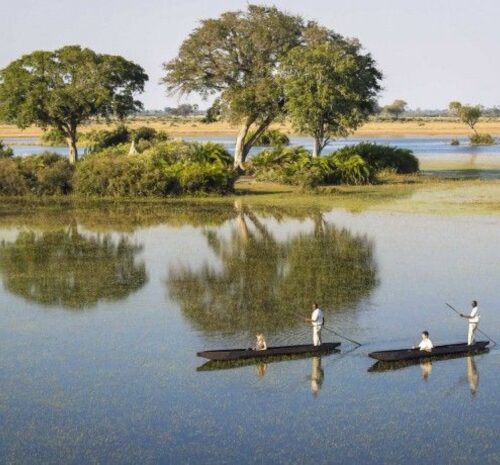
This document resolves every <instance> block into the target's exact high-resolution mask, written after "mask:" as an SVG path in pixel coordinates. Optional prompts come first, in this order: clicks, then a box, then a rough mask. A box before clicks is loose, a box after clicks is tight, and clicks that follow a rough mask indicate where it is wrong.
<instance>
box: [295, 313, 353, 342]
mask: <svg viewBox="0 0 500 465" xmlns="http://www.w3.org/2000/svg"><path fill="white" fill-rule="evenodd" d="M296 315H297V316H300V318H301V319H303V320H306V321H309V320H308V319H307V318H306V317H305V316H303V315H299V314H298V313H297V314H296ZM323 329H326V330H327V331H329V332H330V333H332V334H335V335H336V336H338V337H340V338H342V339H345V340H346V341H349V342H352V343H353V344H356V345H357V346H359V347H361V346H362V345H363V344H361V343H360V342H358V341H355V340H354V339H349V338H348V337H346V336H343V335H342V334H339V333H337V332H336V331H334V330H333V329H331V328H329V327H328V326H325V325H323Z"/></svg>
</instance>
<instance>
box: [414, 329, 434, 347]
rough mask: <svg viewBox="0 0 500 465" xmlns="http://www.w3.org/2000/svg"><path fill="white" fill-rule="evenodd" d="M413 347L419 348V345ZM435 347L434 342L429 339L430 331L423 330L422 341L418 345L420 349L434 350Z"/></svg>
mask: <svg viewBox="0 0 500 465" xmlns="http://www.w3.org/2000/svg"><path fill="white" fill-rule="evenodd" d="M413 348H414V349H417V347H413ZM433 348H434V344H433V343H432V341H431V340H430V339H429V331H422V340H421V341H420V344H419V345H418V349H419V350H423V351H425V352H432V349H433Z"/></svg>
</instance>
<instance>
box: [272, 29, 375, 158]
mask: <svg viewBox="0 0 500 465" xmlns="http://www.w3.org/2000/svg"><path fill="white" fill-rule="evenodd" d="M308 32H309V33H308V34H306V37H307V38H308V39H309V40H308V41H307V42H306V43H305V44H304V45H302V46H297V47H295V48H294V49H293V50H291V51H290V53H289V54H288V55H287V57H286V59H285V60H284V63H283V66H282V69H281V71H282V78H283V83H284V92H285V99H286V104H285V106H286V110H287V115H288V116H289V117H290V119H291V121H292V124H293V125H294V127H295V128H296V129H297V130H298V131H299V132H300V133H303V134H308V135H311V136H312V137H313V138H314V149H313V157H316V156H318V155H319V154H320V153H321V151H322V150H323V148H324V147H325V146H326V145H327V144H328V142H329V141H330V139H331V138H333V137H339V136H340V137H346V136H347V135H349V134H350V133H351V132H352V131H354V130H355V129H357V127H358V126H359V125H360V124H361V123H363V122H364V121H366V119H367V118H368V116H369V115H370V114H372V113H374V111H375V109H376V104H377V102H376V95H377V92H378V91H379V89H380V85H379V81H380V79H381V78H382V74H381V73H380V71H378V69H377V68H376V66H375V61H374V60H373V58H372V57H371V55H370V54H369V53H368V54H363V53H362V52H361V45H360V43H359V42H358V41H357V40H350V39H345V38H344V37H342V36H340V35H337V34H335V33H333V32H331V31H327V30H325V29H323V28H318V27H317V26H312V27H309V28H308Z"/></svg>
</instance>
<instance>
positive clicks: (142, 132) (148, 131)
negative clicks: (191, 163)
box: [132, 126, 169, 143]
mask: <svg viewBox="0 0 500 465" xmlns="http://www.w3.org/2000/svg"><path fill="white" fill-rule="evenodd" d="M132 137H133V138H134V140H135V142H140V141H148V142H151V143H153V142H161V141H166V140H168V139H169V136H168V134H167V133H166V132H165V131H157V130H156V129H154V128H150V127H148V126H141V127H140V128H137V129H134V130H133V131H132Z"/></svg>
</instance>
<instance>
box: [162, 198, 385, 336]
mask: <svg viewBox="0 0 500 465" xmlns="http://www.w3.org/2000/svg"><path fill="white" fill-rule="evenodd" d="M236 210H237V216H236V219H235V220H234V223H233V229H232V232H231V235H230V237H229V238H227V237H226V238H224V237H222V235H221V234H220V233H218V232H217V231H214V230H209V231H208V232H207V233H206V237H207V242H208V245H209V247H210V248H211V249H212V250H213V251H214V252H215V254H216V256H217V257H218V259H219V263H212V262H208V261H207V262H205V263H204V264H203V266H202V267H201V268H199V269H193V268H191V267H188V266H183V265H181V266H178V267H176V268H174V269H171V270H170V273H169V277H168V280H167V285H168V289H169V292H170V295H171V297H172V298H173V299H175V300H176V301H177V302H179V304H180V306H181V308H182V311H183V313H184V314H185V316H186V317H187V318H188V319H189V320H190V321H191V322H192V323H193V324H194V325H195V326H196V327H198V328H200V329H201V330H203V331H205V332H208V333H211V332H212V333H217V332H221V331H224V332H233V333H234V332H237V331H249V332H254V331H262V332H276V331H279V330H282V329H289V328H292V327H296V326H298V325H303V322H301V321H299V319H298V318H297V312H309V308H310V305H311V302H312V301H314V300H317V301H319V302H320V303H321V305H323V308H324V309H325V311H326V315H327V319H328V314H332V313H333V312H338V311H340V310H343V309H353V308H355V307H356V306H357V305H358V304H359V302H360V301H361V300H362V299H364V298H366V297H368V295H369V294H370V293H371V292H372V290H373V289H374V288H375V286H376V284H377V270H376V265H375V262H374V257H373V245H372V243H371V242H370V241H369V240H367V238H366V237H364V236H358V235H353V234H351V233H350V232H349V231H347V230H344V229H337V228H335V227H334V226H332V225H330V224H327V223H326V222H325V221H324V220H323V217H322V215H321V214H320V213H315V214H313V215H310V217H312V219H313V220H314V229H313V231H312V232H309V233H299V234H296V235H295V236H293V237H292V238H290V239H289V240H287V241H278V240H277V239H276V238H275V237H274V236H273V234H272V231H271V230H270V229H269V228H268V227H267V225H266V224H265V222H264V221H263V220H262V219H261V218H260V217H259V216H257V215H256V214H254V212H252V211H251V210H250V209H249V208H246V207H243V206H241V205H240V204H236ZM281 214H282V212H280V213H279V215H281ZM278 218H279V217H278Z"/></svg>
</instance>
